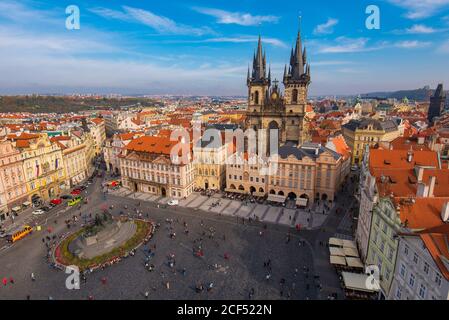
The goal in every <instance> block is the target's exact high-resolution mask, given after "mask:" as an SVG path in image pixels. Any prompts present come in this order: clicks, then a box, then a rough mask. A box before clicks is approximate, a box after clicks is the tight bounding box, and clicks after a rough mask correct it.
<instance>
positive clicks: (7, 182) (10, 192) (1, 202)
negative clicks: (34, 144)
mask: <svg viewBox="0 0 449 320" xmlns="http://www.w3.org/2000/svg"><path fill="white" fill-rule="evenodd" d="M26 201H27V188H26V180H25V175H24V172H23V162H22V157H21V154H20V152H19V150H17V149H16V148H15V147H14V145H13V144H12V142H11V141H8V140H2V141H0V220H5V219H6V217H7V216H8V215H9V212H10V211H11V209H12V208H15V207H21V205H22V204H23V203H24V202H26Z"/></svg>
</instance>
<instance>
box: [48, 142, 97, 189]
mask: <svg viewBox="0 0 449 320" xmlns="http://www.w3.org/2000/svg"><path fill="white" fill-rule="evenodd" d="M51 141H52V142H54V143H56V144H58V145H59V146H60V148H61V149H62V156H63V160H64V170H65V178H66V185H68V186H70V187H73V186H76V185H77V184H79V183H80V182H82V181H83V180H85V179H87V177H88V172H89V170H88V167H87V162H86V156H87V154H86V150H87V148H86V145H85V144H84V143H82V141H81V140H80V139H77V138H74V137H69V136H58V137H54V138H52V139H51Z"/></svg>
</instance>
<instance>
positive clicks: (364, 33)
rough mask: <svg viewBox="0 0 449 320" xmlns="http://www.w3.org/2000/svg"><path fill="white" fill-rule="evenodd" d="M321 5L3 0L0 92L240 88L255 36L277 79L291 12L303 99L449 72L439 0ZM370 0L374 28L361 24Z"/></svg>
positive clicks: (429, 81) (405, 84) (422, 81)
mask: <svg viewBox="0 0 449 320" xmlns="http://www.w3.org/2000/svg"><path fill="white" fill-rule="evenodd" d="M322 2H323V5H320V4H319V3H314V4H310V3H301V4H297V3H294V4H293V3H288V2H284V1H281V2H279V3H278V5H277V6H273V5H272V4H271V3H257V5H256V2H255V1H241V2H239V3H232V4H230V3H226V2H224V1H215V2H213V3H206V2H203V1H190V2H188V3H183V2H180V1H172V2H171V4H170V6H167V5H164V4H160V3H149V2H139V3H137V2H134V1H126V2H121V3H120V4H118V3H115V2H112V3H106V2H104V1H89V2H88V1H77V2H76V3H69V2H62V3H61V2H56V1H49V2H47V3H44V2H41V1H14V0H7V1H3V2H2V3H1V4H0V9H1V10H0V40H1V41H0V46H1V47H2V50H1V51H0V55H1V56H2V59H0V61H1V62H0V71H1V72H2V74H3V75H4V77H3V79H2V82H1V88H2V90H1V92H0V93H2V94H22V93H60V94H67V93H103V94H107V93H120V94H125V95H126V94H148V95H151V94H155V95H163V94H175V95H176V94H179V95H223V96H226V95H242V96H243V95H246V94H247V92H246V88H245V85H244V84H245V80H246V79H245V77H246V71H247V68H248V64H250V63H251V59H252V53H253V52H254V50H255V49H256V46H257V39H258V36H259V35H261V37H262V41H263V44H264V48H265V50H266V54H267V64H269V65H271V70H272V74H273V76H272V78H273V79H274V78H277V79H278V80H282V73H283V70H284V65H285V63H287V62H288V58H289V55H290V50H291V47H292V46H293V44H294V41H295V39H296V34H297V31H298V28H299V16H302V22H301V32H302V35H303V42H304V44H305V45H306V46H307V51H308V52H307V53H308V59H309V61H310V64H311V74H312V83H311V86H310V94H311V95H312V96H314V95H350V94H359V93H367V92H373V91H394V90H399V89H415V88H421V87H423V86H425V85H430V86H431V87H432V88H433V87H436V85H437V84H438V83H444V82H447V81H448V80H449V66H448V64H447V63H445V61H447V58H448V56H449V36H448V33H449V32H448V31H449V10H448V8H449V1H445V0H444V1H433V0H429V1H426V4H425V6H423V5H421V4H420V3H421V2H419V1H414V0H408V1H401V2H399V1H396V0H385V1H376V3H370V2H367V1H358V3H350V4H346V3H345V4H340V3H339V4H334V3H328V2H327V1H322ZM324 4H325V5H324ZM371 4H374V5H377V6H378V7H379V9H380V19H381V20H380V21H381V25H380V30H368V29H366V27H365V20H366V18H367V17H368V14H366V13H365V10H366V8H367V6H368V5H371ZM69 5H76V6H77V7H78V8H79V10H80V26H81V28H80V29H79V30H67V29H66V25H65V23H66V18H67V17H68V16H69V15H68V14H66V13H65V11H66V7H67V6H69Z"/></svg>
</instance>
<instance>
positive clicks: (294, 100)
mask: <svg viewBox="0 0 449 320" xmlns="http://www.w3.org/2000/svg"><path fill="white" fill-rule="evenodd" d="M297 102H298V89H293V91H292V103H297Z"/></svg>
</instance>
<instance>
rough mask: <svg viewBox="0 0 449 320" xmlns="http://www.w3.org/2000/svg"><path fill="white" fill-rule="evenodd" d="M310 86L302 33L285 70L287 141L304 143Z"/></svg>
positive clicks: (297, 39)
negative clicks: (303, 134)
mask: <svg viewBox="0 0 449 320" xmlns="http://www.w3.org/2000/svg"><path fill="white" fill-rule="evenodd" d="M309 84H310V65H309V64H308V63H307V51H306V48H304V49H303V48H302V41H301V31H299V32H298V36H297V38H296V46H295V48H294V49H292V51H291V54H290V65H289V67H288V68H287V66H285V69H284V88H285V90H284V102H285V114H286V117H287V118H288V120H287V122H286V135H287V137H286V140H287V141H296V142H298V143H299V144H301V143H302V142H303V140H304V139H303V137H302V133H303V128H304V116H305V109H306V104H307V91H308V88H309Z"/></svg>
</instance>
